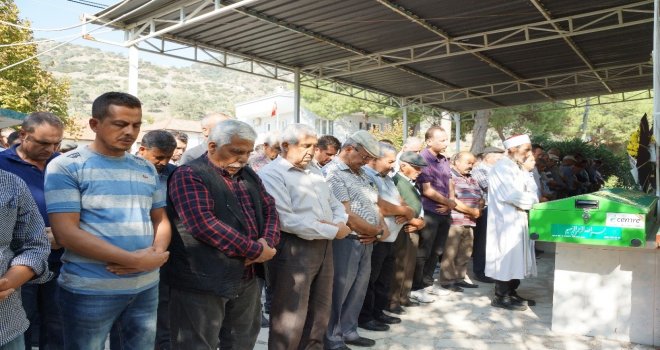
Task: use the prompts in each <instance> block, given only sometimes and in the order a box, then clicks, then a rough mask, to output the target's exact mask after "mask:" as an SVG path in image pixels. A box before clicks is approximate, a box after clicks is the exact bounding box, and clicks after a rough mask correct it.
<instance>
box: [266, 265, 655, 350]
mask: <svg viewBox="0 0 660 350" xmlns="http://www.w3.org/2000/svg"><path fill="white" fill-rule="evenodd" d="M538 268H539V276H538V277H537V278H534V279H527V280H524V281H523V283H522V284H521V286H520V288H519V289H518V291H519V294H520V295H522V296H525V297H529V298H533V299H535V300H536V301H537V305H536V306H534V307H531V308H530V309H528V310H527V311H524V312H514V311H507V310H502V309H496V308H493V307H491V306H490V296H491V294H492V292H493V285H492V284H482V285H480V287H479V288H478V289H473V290H469V289H466V291H465V292H464V293H451V294H449V295H445V296H442V297H438V299H437V300H436V301H435V302H434V303H432V304H428V305H425V306H421V307H415V308H408V313H407V314H406V315H403V316H402V317H401V318H402V319H403V322H402V323H401V324H398V325H394V326H392V327H391V329H390V331H388V332H370V331H365V330H361V329H360V330H359V331H360V334H361V335H362V336H364V337H368V338H372V339H376V346H375V347H372V348H371V349H388V350H399V349H401V350H411V347H414V350H428V349H497V350H500V349H501V350H514V349H534V350H540V349H568V350H581V349H594V350H609V349H635V350H646V349H654V347H651V346H643V345H638V344H630V343H623V342H618V341H611V340H606V339H600V338H593V337H585V336H572V335H560V334H557V333H554V332H552V331H551V330H550V326H551V319H552V288H553V287H552V286H553V277H554V255H552V254H548V253H546V254H544V255H542V256H541V259H539V260H538ZM267 342H268V329H262V330H261V333H260V334H259V338H258V340H257V346H256V347H255V349H257V350H263V349H267ZM355 348H356V349H359V348H357V347H355Z"/></svg>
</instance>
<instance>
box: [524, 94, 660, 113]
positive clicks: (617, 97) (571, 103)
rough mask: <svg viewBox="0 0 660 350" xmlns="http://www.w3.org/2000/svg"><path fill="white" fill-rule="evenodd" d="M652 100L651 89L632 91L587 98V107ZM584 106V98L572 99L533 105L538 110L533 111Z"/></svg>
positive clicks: (582, 107)
mask: <svg viewBox="0 0 660 350" xmlns="http://www.w3.org/2000/svg"><path fill="white" fill-rule="evenodd" d="M653 98H654V92H653V90H651V89H648V90H640V91H632V92H620V93H617V94H611V95H599V96H589V106H591V107H593V106H601V105H609V104H613V103H622V102H632V101H642V100H649V99H653ZM585 105H586V96H585V98H572V99H567V100H563V101H558V102H555V103H544V104H535V105H533V106H534V107H538V108H534V110H535V111H538V112H547V111H556V110H561V109H574V108H580V109H584V107H585Z"/></svg>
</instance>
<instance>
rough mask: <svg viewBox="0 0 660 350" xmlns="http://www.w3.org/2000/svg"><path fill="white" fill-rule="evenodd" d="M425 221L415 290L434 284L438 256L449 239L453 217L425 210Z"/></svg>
mask: <svg viewBox="0 0 660 350" xmlns="http://www.w3.org/2000/svg"><path fill="white" fill-rule="evenodd" d="M424 221H426V226H425V227H424V228H423V229H422V230H421V231H419V247H418V248H417V261H416V265H415V274H414V277H413V286H412V289H413V290H419V289H423V288H425V287H428V286H431V285H433V272H435V268H436V266H438V262H439V259H438V257H439V256H440V255H442V250H443V248H444V245H445V241H446V240H447V234H448V233H449V224H450V223H451V217H450V216H449V215H439V214H436V213H433V212H425V213H424Z"/></svg>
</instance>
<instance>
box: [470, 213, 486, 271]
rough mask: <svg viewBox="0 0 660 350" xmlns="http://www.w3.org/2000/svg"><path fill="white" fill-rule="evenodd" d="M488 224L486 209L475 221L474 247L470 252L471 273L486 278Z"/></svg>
mask: <svg viewBox="0 0 660 350" xmlns="http://www.w3.org/2000/svg"><path fill="white" fill-rule="evenodd" d="M487 224H488V208H484V210H483V211H482V212H481V216H480V217H479V218H478V219H477V226H476V227H475V228H474V246H473V248H472V249H473V250H472V272H474V274H475V275H477V276H480V277H484V276H486V274H485V270H486V234H487V228H488V226H487Z"/></svg>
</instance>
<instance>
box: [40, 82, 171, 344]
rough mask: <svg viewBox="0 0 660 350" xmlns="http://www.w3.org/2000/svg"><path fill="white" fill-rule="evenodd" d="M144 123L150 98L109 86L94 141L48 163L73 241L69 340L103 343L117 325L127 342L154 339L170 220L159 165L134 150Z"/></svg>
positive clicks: (52, 195)
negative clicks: (143, 102)
mask: <svg viewBox="0 0 660 350" xmlns="http://www.w3.org/2000/svg"><path fill="white" fill-rule="evenodd" d="M141 124H142V105H141V103H140V100H138V99H137V98H136V97H134V96H132V95H129V94H126V93H121V92H108V93H105V94H103V95H101V96H99V97H98V98H97V99H96V100H94V103H93V104H92V118H91V119H90V121H89V126H90V128H91V129H92V131H94V132H95V133H96V137H95V139H94V141H93V142H92V144H91V145H89V146H87V147H83V148H78V149H76V150H75V151H72V152H69V153H67V154H66V155H63V156H60V157H58V158H56V159H54V160H53V161H52V162H50V164H48V167H47V171H46V181H45V190H46V205H47V210H48V215H49V217H50V223H51V226H52V229H53V234H54V235H55V239H56V240H57V242H58V243H59V244H60V245H62V246H63V247H64V248H65V252H64V255H63V256H62V270H61V273H60V277H59V279H58V282H59V285H60V290H59V301H60V307H61V310H62V318H63V319H64V320H65V322H63V327H64V348H65V349H85V350H95V349H99V350H101V349H103V348H104V347H105V339H106V337H107V335H108V333H109V332H110V329H111V328H114V331H115V332H117V334H119V339H120V343H119V344H117V345H118V346H120V347H122V348H124V347H126V348H132V349H153V347H154V338H155V336H156V308H157V306H158V279H159V272H158V268H159V267H160V266H161V265H163V264H164V263H165V262H166V261H167V259H168V257H169V253H168V252H167V247H168V245H169V243H170V224H169V221H168V219H167V216H166V214H165V208H164V207H165V204H166V203H165V196H164V193H163V192H162V191H160V190H159V185H158V175H157V172H156V169H155V168H154V166H153V165H151V164H150V163H149V162H148V161H146V160H144V159H142V158H139V157H137V156H134V155H131V154H130V153H128V152H127V151H128V150H130V149H131V146H132V145H133V143H134V142H135V139H136V138H137V136H138V134H139V133H140V126H141Z"/></svg>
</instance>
